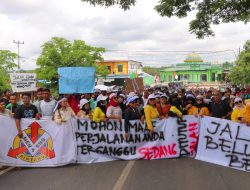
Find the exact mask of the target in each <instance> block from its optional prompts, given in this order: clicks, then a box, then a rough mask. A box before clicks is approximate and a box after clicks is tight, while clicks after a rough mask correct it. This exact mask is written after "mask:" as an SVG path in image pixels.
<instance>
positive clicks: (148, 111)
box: [144, 105, 159, 130]
mask: <svg viewBox="0 0 250 190" xmlns="http://www.w3.org/2000/svg"><path fill="white" fill-rule="evenodd" d="M144 113H145V119H146V123H147V127H148V129H149V130H152V129H153V124H152V121H151V119H156V118H158V117H159V112H158V111H157V108H156V107H153V106H151V105H146V106H145V108H144Z"/></svg>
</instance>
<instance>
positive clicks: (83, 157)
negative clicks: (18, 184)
mask: <svg viewBox="0 0 250 190" xmlns="http://www.w3.org/2000/svg"><path fill="white" fill-rule="evenodd" d="M184 120H185V121H182V123H177V119H176V118H169V119H164V120H154V121H153V125H154V127H155V130H154V133H153V134H150V133H149V132H148V131H147V130H145V123H141V121H139V120H136V121H131V125H130V127H129V136H128V139H126V138H125V131H124V122H118V121H115V120H109V121H108V122H106V123H102V122H101V123H96V122H92V121H91V120H84V119H82V120H77V119H75V118H72V119H70V120H69V121H68V122H67V123H63V124H61V125H58V124H56V123H55V122H54V121H47V120H40V121H37V120H36V121H35V120H31V119H23V120H22V125H21V126H22V131H23V138H22V139H20V138H19V137H18V136H17V130H16V126H15V121H14V119H12V118H9V117H6V116H0V139H1V143H0V164H2V165H10V166H25V167H48V166H51V167H54V166H60V165H65V164H69V163H72V162H75V161H77V163H95V162H105V161H110V160H117V159H123V160H132V159H146V160H153V159H166V158H177V157H180V156H182V155H185V156H186V155H188V153H189V152H190V153H192V150H193V148H192V146H191V145H192V142H193V138H192V137H191V136H190V135H189V134H191V133H192V132H191V131H192V130H190V129H189V128H190V127H189V126H193V125H194V123H197V122H198V119H197V118H195V117H193V116H185V117H184ZM190 132H191V133H190ZM6 134H8V135H6ZM184 149H185V150H184Z"/></svg>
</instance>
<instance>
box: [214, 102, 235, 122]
mask: <svg viewBox="0 0 250 190" xmlns="http://www.w3.org/2000/svg"><path fill="white" fill-rule="evenodd" d="M209 111H210V112H211V113H212V117H217V118H222V117H224V116H226V115H227V114H228V113H229V112H231V111H232V108H231V107H230V106H229V104H228V103H227V102H226V101H221V102H220V103H215V102H211V103H210V106H209Z"/></svg>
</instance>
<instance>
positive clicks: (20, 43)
mask: <svg viewBox="0 0 250 190" xmlns="http://www.w3.org/2000/svg"><path fill="white" fill-rule="evenodd" d="M13 43H15V44H17V66H18V69H20V56H19V47H20V45H23V44H24V42H20V41H19V40H18V41H17V42H16V41H15V40H13Z"/></svg>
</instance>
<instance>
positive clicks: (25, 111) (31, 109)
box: [14, 104, 38, 119]
mask: <svg viewBox="0 0 250 190" xmlns="http://www.w3.org/2000/svg"><path fill="white" fill-rule="evenodd" d="M37 113H38V111H37V108H36V106H34V105H32V104H30V105H29V106H25V105H21V106H19V107H18V108H17V109H16V112H15V115H14V117H15V119H21V118H35V117H36V114H37Z"/></svg>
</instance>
